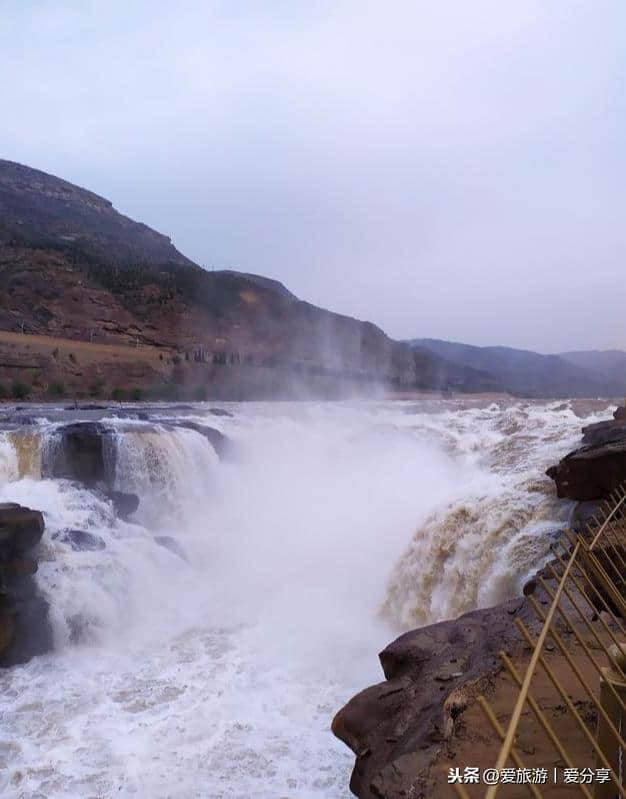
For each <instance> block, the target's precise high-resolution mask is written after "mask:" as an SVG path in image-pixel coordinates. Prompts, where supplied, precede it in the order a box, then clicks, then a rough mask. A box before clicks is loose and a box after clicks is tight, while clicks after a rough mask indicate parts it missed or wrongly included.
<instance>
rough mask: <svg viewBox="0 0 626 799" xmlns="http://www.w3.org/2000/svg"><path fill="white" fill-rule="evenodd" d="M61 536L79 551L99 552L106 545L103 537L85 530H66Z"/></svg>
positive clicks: (62, 539)
mask: <svg viewBox="0 0 626 799" xmlns="http://www.w3.org/2000/svg"><path fill="white" fill-rule="evenodd" d="M60 538H61V541H64V542H65V543H66V544H69V545H70V546H71V547H72V549H73V550H75V551H77V552H97V551H98V550H101V549H105V547H106V543H105V542H104V539H103V538H101V537H100V536H99V535H94V534H93V533H88V532H86V531H85V530H64V531H63V533H62V534H61V536H60Z"/></svg>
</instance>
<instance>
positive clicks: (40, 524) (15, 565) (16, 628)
mask: <svg viewBox="0 0 626 799" xmlns="http://www.w3.org/2000/svg"><path fill="white" fill-rule="evenodd" d="M43 531H44V519H43V515H42V514H41V513H40V512H39V511H36V510H31V509H30V508H25V507H21V506H20V505H17V504H15V503H10V502H7V503H3V504H1V505H0V666H11V665H14V664H16V663H24V662H26V661H27V660H29V659H30V658H32V657H34V656H35V655H39V654H42V653H43V652H46V651H48V650H49V649H51V648H52V631H51V629H50V625H49V623H48V604H47V602H46V601H45V600H44V599H43V598H42V597H41V596H40V595H39V591H38V587H37V583H36V581H35V580H34V578H33V575H34V574H35V572H36V571H37V561H36V559H35V558H34V557H33V556H32V554H30V553H31V552H32V551H33V550H34V549H35V547H36V546H37V544H38V543H39V541H40V540H41V536H42V534H43Z"/></svg>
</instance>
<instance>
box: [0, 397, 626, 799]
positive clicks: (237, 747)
mask: <svg viewBox="0 0 626 799" xmlns="http://www.w3.org/2000/svg"><path fill="white" fill-rule="evenodd" d="M227 407H228V408H229V410H230V411H231V413H232V414H233V416H232V418H229V417H214V416H212V415H211V416H209V415H208V407H207V406H202V405H198V406H197V407H195V408H194V409H193V410H192V411H189V410H188V409H187V410H185V411H183V410H182V409H181V410H180V411H177V410H176V409H172V408H171V407H170V408H168V409H165V408H164V409H163V410H162V421H163V424H160V423H159V411H157V412H155V413H153V414H152V419H151V422H150V423H147V422H140V421H133V422H129V421H128V420H125V421H124V422H121V421H120V420H119V419H117V418H114V417H113V416H111V417H108V418H106V417H105V418H104V419H103V422H104V423H105V424H106V425H107V427H109V428H110V429H111V430H112V431H113V436H112V441H113V447H114V450H115V451H114V480H115V484H116V487H117V488H119V489H121V490H123V491H130V492H135V493H137V494H138V495H139V496H140V499H141V504H140V507H139V510H138V512H137V513H136V514H135V516H134V517H132V521H127V522H124V521H121V520H120V519H118V518H116V516H115V514H114V512H113V509H112V506H111V504H110V503H109V502H108V501H106V500H105V499H103V498H102V497H101V496H99V495H96V494H95V493H93V492H91V491H89V490H87V489H86V488H84V487H80V486H79V485H77V484H75V483H71V482H69V481H65V480H50V479H41V461H42V452H45V447H46V446H48V445H49V443H47V442H49V440H50V437H51V435H52V433H53V432H54V427H55V424H57V422H54V421H49V420H48V421H46V420H45V419H44V418H41V419H39V420H38V421H36V423H35V424H34V425H31V426H30V427H29V431H30V432H29V435H28V436H26V437H25V436H23V435H19V436H18V435H17V434H15V433H12V432H10V431H7V432H5V433H0V501H16V502H20V503H23V504H27V505H29V506H31V507H33V508H39V509H41V510H42V511H44V513H45V517H46V532H45V534H44V540H43V542H42V545H41V553H40V556H39V561H40V565H39V572H38V575H37V579H38V582H39V585H40V588H41V590H42V592H43V593H44V595H45V596H46V598H47V599H48V602H49V604H50V618H51V622H52V625H53V631H54V639H55V649H54V651H53V652H51V653H49V654H47V655H45V656H41V657H38V658H35V659H34V660H33V661H31V662H30V663H28V664H26V665H24V666H18V667H14V668H11V669H7V670H5V671H3V672H0V792H1V793H2V795H3V796H7V797H15V799H17V798H18V797H19V798H20V799H61V798H62V797H63V798H65V797H67V798H68V799H70V797H71V798H72V799H73V798H74V797H80V799H87V798H91V797H93V799H95V798H96V797H113V796H116V797H131V796H137V797H141V799H144V798H147V799H153V798H154V799H166V798H167V799H183V798H184V799H192V797H202V798H203V799H204V798H210V799H218V797H219V798H221V799H227V798H228V799H250V798H251V797H253V798H254V799H287V797H288V798H289V799H322V798H323V799H343V797H347V796H349V791H348V788H347V785H348V781H349V775H350V770H351V767H352V763H353V758H352V755H351V753H350V752H349V751H348V750H347V749H346V748H345V747H344V746H343V745H342V744H341V743H340V742H339V741H336V740H335V739H334V738H333V736H332V734H331V733H330V731H329V727H330V722H331V719H332V716H333V714H334V713H335V712H336V711H337V710H338V709H339V708H340V707H341V705H342V704H344V703H345V702H346V701H347V700H348V699H349V698H350V696H351V695H352V694H354V693H355V692H356V691H358V690H361V689H362V688H364V687H365V686H366V685H368V684H370V683H372V682H377V681H379V680H380V679H381V678H382V674H381V671H380V668H379V666H378V664H377V658H376V653H377V652H378V651H379V650H380V649H382V648H383V647H384V646H385V644H387V643H388V642H389V641H391V640H392V639H393V638H394V637H395V636H396V635H397V634H398V633H399V632H401V631H403V630H407V629H410V628H411V627H415V626H417V625H420V624H424V623H428V622H431V621H436V620H440V619H444V618H450V617H453V616H456V615H458V614H459V613H461V612H463V611H466V610H470V609H473V608H475V607H480V606H487V605H490V604H494V603H496V602H498V601H500V600H502V599H506V598H507V597H510V596H514V595H515V594H516V593H517V592H519V590H520V587H521V585H522V583H523V582H524V580H525V579H526V578H527V576H528V575H529V574H530V573H532V571H533V570H534V569H535V568H536V567H537V566H538V565H540V564H541V562H542V560H543V559H544V558H545V557H546V555H547V551H548V546H549V543H550V541H551V539H552V536H553V535H554V533H555V531H556V530H558V529H559V527H561V526H563V524H564V523H565V522H566V521H567V518H568V515H569V513H570V511H571V503H567V502H559V501H557V500H556V499H555V497H554V490H553V487H552V484H551V482H550V481H549V480H548V479H547V478H546V477H545V476H544V475H543V472H544V470H545V468H546V467H547V466H548V465H550V464H551V463H553V462H555V461H556V460H557V459H558V458H559V457H560V456H562V455H563V454H565V452H567V451H568V450H569V449H571V448H573V447H574V446H576V445H577V443H578V442H579V439H580V428H581V426H582V425H584V424H589V423H591V422H594V421H599V420H600V419H603V418H607V417H608V416H610V412H611V411H612V409H613V408H612V407H611V406H610V405H609V403H608V402H602V401H593V402H592V401H576V402H567V403H561V402H551V403H550V402H543V403H541V402H524V401H514V400H503V399H494V401H490V400H472V399H466V400H452V399H446V400H433V399H428V400H426V399H425V400H417V401H410V402H409V401H405V402H364V403H271V404H270V403H248V404H233V405H229V406H227ZM33 413H34V414H35V415H36V414H37V411H36V409H35V411H33ZM177 413H180V414H183V413H185V414H186V416H187V418H189V419H191V420H195V421H198V422H203V423H205V424H210V425H211V426H213V427H216V428H219V429H220V430H221V431H222V432H224V433H225V434H226V435H228V436H230V437H231V438H232V439H233V441H234V442H235V445H236V446H235V450H234V454H233V457H232V458H230V459H228V460H224V461H220V460H219V458H218V457H217V455H216V454H215V451H214V450H213V448H212V446H211V445H210V443H209V442H208V441H207V440H206V438H204V437H203V436H202V435H200V433H198V432H196V431H194V430H191V429H181V428H176V429H171V427H170V426H169V425H166V424H165V418H171V417H172V415H175V414H177ZM41 415H42V417H43V416H45V415H46V414H45V412H44V411H41ZM66 528H79V529H82V530H87V531H89V532H91V533H94V534H96V535H98V536H100V537H101V538H102V539H103V540H104V541H105V543H106V548H105V549H103V550H100V551H93V552H85V551H74V550H73V549H72V548H71V547H70V546H69V544H67V543H63V541H62V539H61V537H56V538H55V537H54V536H55V533H58V532H59V531H62V530H63V529H66ZM162 536H168V537H169V539H173V540H174V541H175V546H171V541H170V548H167V547H165V546H162V545H160V544H159V543H158V542H157V541H155V537H162Z"/></svg>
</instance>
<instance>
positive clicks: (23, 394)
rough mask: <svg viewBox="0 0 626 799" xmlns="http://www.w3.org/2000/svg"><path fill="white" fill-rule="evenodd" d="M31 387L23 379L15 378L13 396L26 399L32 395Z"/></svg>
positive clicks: (12, 387)
mask: <svg viewBox="0 0 626 799" xmlns="http://www.w3.org/2000/svg"><path fill="white" fill-rule="evenodd" d="M30 392H31V388H30V386H29V385H27V384H26V383H22V381H21V380H14V381H13V384H12V385H11V396H12V397H13V398H14V399H18V400H25V399H27V398H28V397H29V396H30Z"/></svg>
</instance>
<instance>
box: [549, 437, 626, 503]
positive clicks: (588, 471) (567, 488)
mask: <svg viewBox="0 0 626 799" xmlns="http://www.w3.org/2000/svg"><path fill="white" fill-rule="evenodd" d="M546 474H547V475H548V477H550V478H551V479H552V480H554V482H555V483H556V492H557V496H558V497H560V498H562V499H578V500H581V501H589V500H597V499H606V498H608V496H609V495H610V494H611V493H612V492H613V491H615V489H616V488H617V487H618V486H620V485H622V484H623V483H624V481H625V480H626V440H620V441H612V442H609V443H607V444H599V445H597V446H588V447H583V448H581V449H578V450H575V451H574V452H570V454H569V455H566V456H565V457H564V458H563V459H562V460H561V461H560V462H559V463H558V464H557V465H556V466H551V467H550V468H549V469H548V470H547V471H546Z"/></svg>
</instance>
